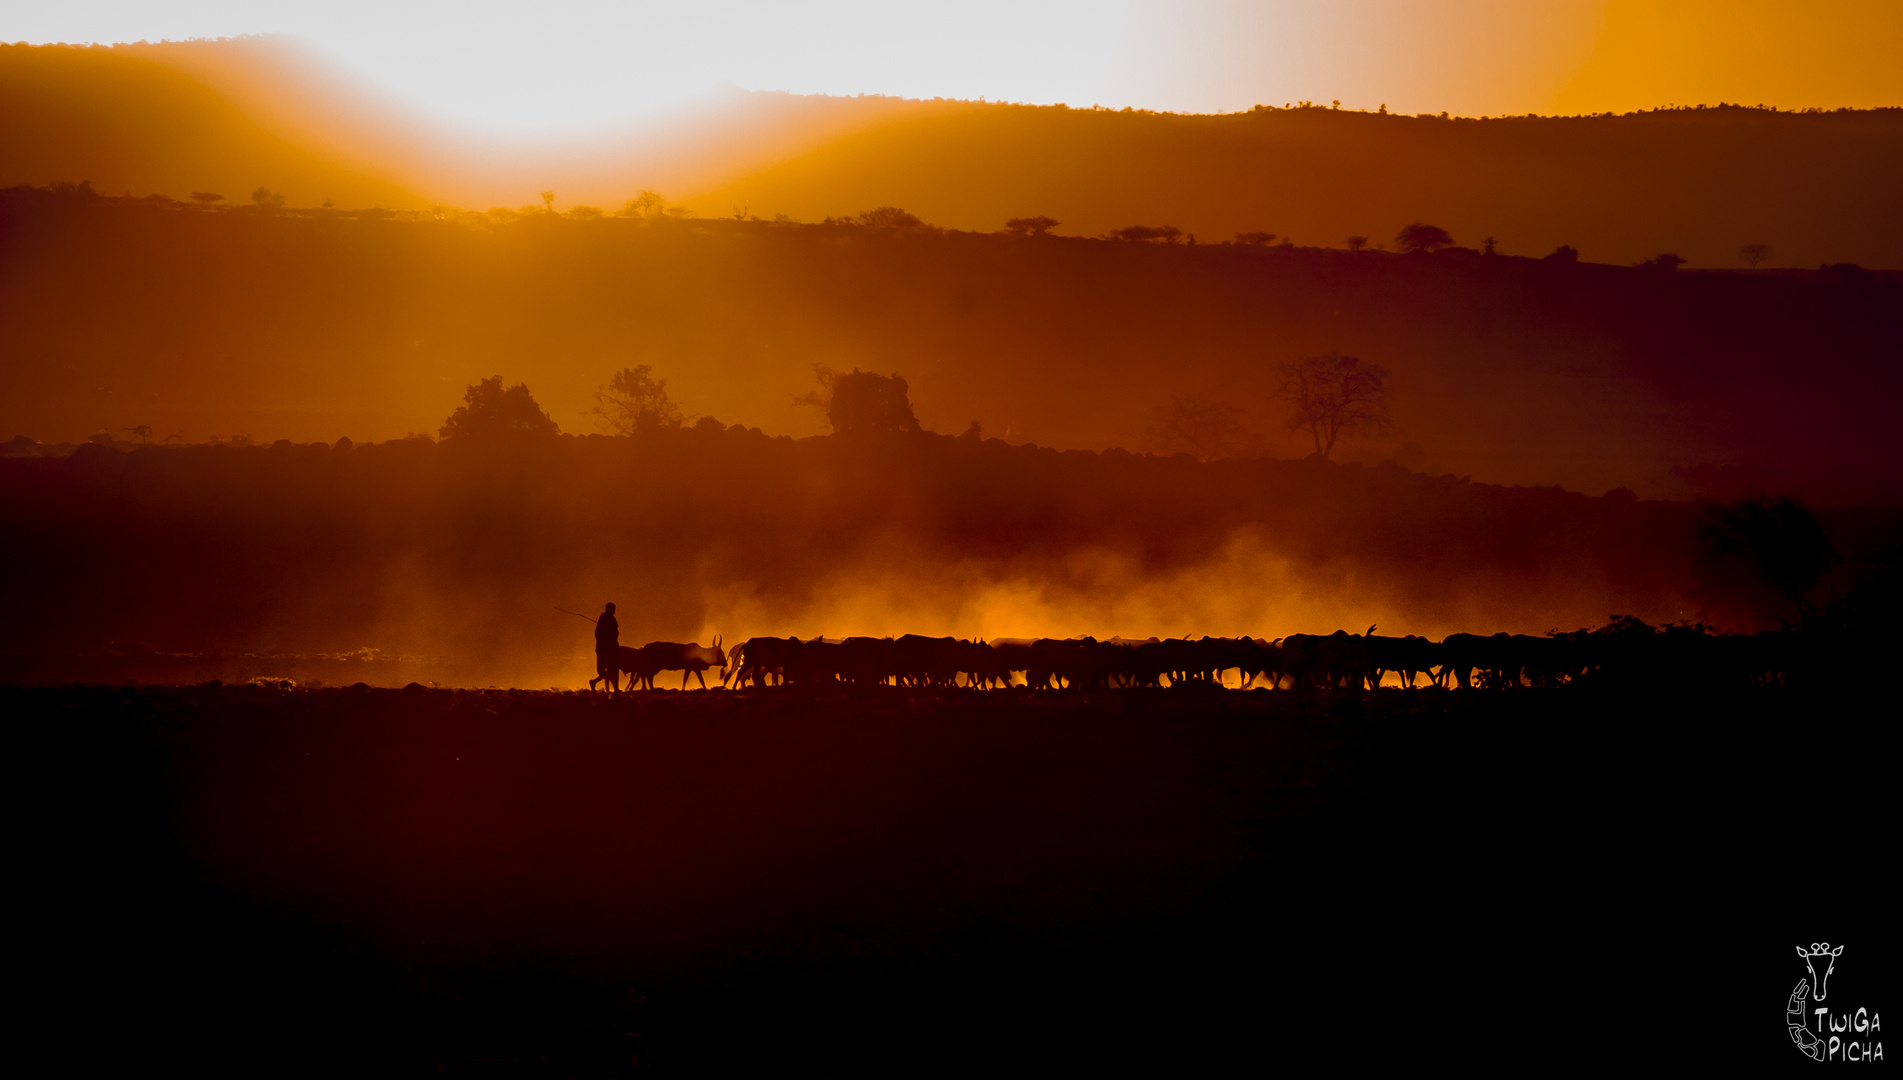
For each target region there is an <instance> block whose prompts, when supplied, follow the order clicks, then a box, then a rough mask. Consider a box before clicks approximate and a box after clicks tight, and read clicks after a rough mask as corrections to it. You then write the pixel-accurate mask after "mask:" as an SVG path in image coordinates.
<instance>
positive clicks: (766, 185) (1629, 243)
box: [693, 102, 1903, 267]
mask: <svg viewBox="0 0 1903 1080" xmlns="http://www.w3.org/2000/svg"><path fill="white" fill-rule="evenodd" d="M1258 110H1259V111H1256V112H1251V113H1242V114H1232V115H1224V116H1178V115H1168V114H1152V113H1133V112H1127V111H1126V112H1109V111H1090V110H1076V109H1066V108H1063V107H1061V106H1058V107H1029V106H1016V105H983V104H973V103H968V102H956V103H952V102H947V103H931V102H923V103H919V104H917V105H915V106H914V107H912V108H911V109H910V110H908V111H907V113H906V114H905V115H903V116H901V117H899V118H895V119H889V120H885V121H883V122H881V123H878V124H876V125H875V126H872V127H870V128H869V129H868V130H865V131H861V132H857V133H854V134H852V135H849V136H846V137H844V138H840V139H837V140H835V141H832V142H829V143H828V144H826V145H825V146H823V147H821V148H819V149H816V150H814V151H812V152H810V153H808V154H806V155H804V156H801V157H799V158H798V159H796V160H793V161H789V162H786V163H783V164H780V165H776V166H774V167H772V168H769V169H766V170H763V171H761V172H758V173H755V174H753V175H749V176H747V177H744V178H742V179H739V180H736V181H734V182H733V183H730V184H726V185H723V186H720V187H718V188H716V189H715V190H712V191H708V192H706V193H703V194H699V195H697V196H696V197H695V198H694V200H693V202H694V205H696V206H699V207H701V208H703V209H704V210H705V211H706V212H707V213H709V214H715V215H719V214H724V213H726V212H728V211H729V209H730V208H731V207H734V206H747V207H750V208H752V210H753V212H755V213H759V214H766V215H771V214H772V213H775V212H779V213H789V214H792V215H793V216H795V217H806V218H817V217H822V216H826V215H834V214H842V213H853V212H858V211H860V210H864V209H866V208H868V207H871V206H877V205H881V204H887V203H892V204H897V205H901V206H904V207H906V208H907V209H909V210H911V211H913V212H914V213H917V214H920V215H921V216H923V217H924V218H926V219H927V220H929V221H933V222H936V223H939V224H943V225H947V226H952V227H957V228H977V229H996V228H1000V227H1001V226H1002V224H1003V222H1004V221H1005V219H1006V218H1011V217H1024V216H1029V215H1034V214H1045V215H1049V216H1051V217H1054V218H1057V219H1059V220H1060V221H1062V222H1063V223H1064V224H1063V226H1062V227H1061V228H1060V229H1059V230H1058V231H1059V232H1063V233H1073V234H1082V235H1096V234H1101V233H1105V232H1108V231H1109V230H1111V229H1114V228H1118V227H1121V226H1125V225H1133V224H1145V225H1161V224H1170V225H1175V226H1177V227H1178V228H1181V229H1184V230H1186V231H1188V232H1191V233H1194V234H1196V235H1197V236H1198V237H1200V238H1201V239H1202V240H1203V241H1205V242H1208V241H1212V240H1224V239H1228V238H1229V237H1230V236H1232V235H1234V234H1235V233H1238V232H1249V231H1257V230H1266V231H1269V232H1274V233H1278V234H1281V235H1285V236H1289V237H1291V238H1293V239H1294V240H1295V242H1296V243H1298V244H1304V245H1320V246H1327V247H1340V246H1344V243H1345V241H1344V238H1345V237H1348V236H1350V235H1359V236H1364V237H1367V238H1369V240H1370V242H1371V243H1383V242H1391V241H1392V238H1393V237H1394V234H1395V233H1396V231H1397V230H1399V229H1400V227H1401V226H1403V225H1406V224H1408V223H1410V222H1414V221H1430V222H1433V223H1435V224H1438V225H1440V226H1442V227H1443V228H1446V229H1448V230H1450V231H1451V232H1452V233H1453V235H1454V237H1455V238H1456V239H1457V240H1458V241H1460V242H1461V243H1463V244H1466V245H1468V246H1471V247H1476V248H1478V247H1480V246H1481V244H1482V241H1483V239H1484V238H1486V237H1488V236H1493V237H1497V238H1498V242H1499V246H1500V249H1501V250H1502V251H1505V252H1510V253H1512V254H1516V255H1545V254H1546V253H1548V252H1550V251H1552V250H1553V249H1554V248H1556V247H1557V246H1559V245H1561V244H1570V245H1573V246H1574V247H1576V248H1578V249H1579V251H1580V253H1581V254H1582V255H1583V256H1585V257H1586V258H1588V259H1591V260H1594V261H1602V262H1637V261H1639V260H1641V259H1647V258H1651V257H1652V256H1654V255H1657V254H1659V253H1661V252H1673V253H1676V254H1678V255H1680V256H1682V257H1684V258H1686V259H1689V260H1690V261H1691V263H1692V264H1693V265H1695V266H1712V267H1735V266H1740V265H1742V264H1741V263H1740V262H1739V258H1738V253H1739V249H1740V247H1741V246H1742V245H1744V244H1748V243H1763V244H1768V245H1769V246H1770V248H1771V250H1772V255H1771V258H1770V262H1769V265H1776V266H1816V265H1818V264H1819V263H1824V262H1831V263H1835V262H1857V263H1861V264H1863V265H1866V266H1884V267H1903V197H1899V195H1898V185H1897V182H1896V178H1897V177H1898V176H1903V109H1883V110H1876V111H1867V112H1853V111H1847V110H1846V111H1842V112H1834V113H1818V114H1792V113H1776V112H1771V111H1769V110H1760V109H1745V108H1739V107H1735V106H1733V107H1727V108H1718V109H1695V110H1666V111H1660V112H1654V113H1643V114H1634V115H1626V116H1597V117H1504V118H1495V119H1487V120H1476V119H1465V118H1460V119H1445V118H1439V117H1407V116H1393V115H1380V114H1372V113H1361V112H1340V111H1335V110H1330V109H1320V108H1296V109H1273V110H1270V109H1262V108H1260V107H1258Z"/></svg>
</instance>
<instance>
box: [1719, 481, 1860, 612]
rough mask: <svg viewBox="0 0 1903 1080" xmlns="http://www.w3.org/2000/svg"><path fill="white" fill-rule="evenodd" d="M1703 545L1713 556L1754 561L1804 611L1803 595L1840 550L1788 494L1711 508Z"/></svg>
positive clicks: (1810, 514)
mask: <svg viewBox="0 0 1903 1080" xmlns="http://www.w3.org/2000/svg"><path fill="white" fill-rule="evenodd" d="M1698 541H1699V546H1700V547H1702V548H1703V549H1704V551H1705V553H1706V555H1708V556H1716V557H1723V556H1744V557H1747V558H1749V559H1750V560H1751V561H1752V562H1753V563H1755V564H1756V566H1757V569H1758V572H1759V573H1761V574H1763V575H1764V577H1765V580H1767V581H1769V582H1770V583H1771V584H1773V585H1775V586H1777V588H1778V590H1779V591H1780V592H1782V593H1783V594H1784V598H1785V599H1786V600H1789V601H1791V602H1792V603H1793V604H1796V605H1797V607H1798V610H1799V611H1800V612H1801V611H1803V610H1804V594H1805V593H1807V592H1809V591H1810V590H1811V589H1813V588H1815V587H1816V585H1817V583H1818V582H1819V581H1820V580H1822V579H1823V576H1824V574H1825V572H1826V571H1828V570H1829V569H1830V568H1831V567H1833V566H1835V565H1837V549H1836V548H1835V547H1833V546H1831V543H1830V535H1829V534H1828V533H1826V532H1824V526H1823V525H1822V524H1821V523H1820V522H1819V521H1818V520H1817V515H1816V514H1813V513H1811V511H1810V509H1809V508H1808V507H1806V506H1805V505H1804V504H1803V503H1801V502H1798V501H1797V500H1796V499H1793V498H1790V497H1789V496H1780V497H1778V498H1771V497H1768V496H1764V495H1758V496H1754V497H1752V498H1746V499H1740V500H1738V501H1737V502H1735V503H1731V504H1730V505H1728V506H1712V507H1708V508H1707V509H1706V510H1705V514H1704V517H1703V519H1702V520H1701V521H1700V522H1699V526H1698Z"/></svg>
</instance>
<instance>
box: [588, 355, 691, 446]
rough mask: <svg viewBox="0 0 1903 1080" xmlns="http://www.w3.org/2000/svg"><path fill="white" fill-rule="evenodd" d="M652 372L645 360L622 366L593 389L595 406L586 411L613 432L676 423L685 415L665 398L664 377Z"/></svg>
mask: <svg viewBox="0 0 1903 1080" xmlns="http://www.w3.org/2000/svg"><path fill="white" fill-rule="evenodd" d="M653 372H654V369H653V368H651V367H650V366H648V365H647V364H637V365H636V366H634V367H631V368H622V369H621V370H620V371H618V372H616V373H615V375H614V377H613V378H611V379H609V380H608V385H606V386H604V387H602V388H601V389H599V390H596V391H595V407H594V408H593V409H590V410H589V412H590V413H592V414H593V415H595V416H598V417H600V418H601V422H602V423H603V424H605V425H607V426H608V428H609V429H611V430H613V431H614V432H615V433H616V434H617V435H633V434H634V433H635V432H637V431H655V430H658V429H660V428H677V427H680V426H681V425H682V424H683V423H685V422H686V419H687V418H686V417H685V416H684V415H682V413H681V409H680V406H678V405H676V404H674V402H673V401H671V400H669V398H668V396H667V380H666V379H657V378H654V374H653Z"/></svg>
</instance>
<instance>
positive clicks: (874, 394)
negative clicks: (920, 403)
mask: <svg viewBox="0 0 1903 1080" xmlns="http://www.w3.org/2000/svg"><path fill="white" fill-rule="evenodd" d="M813 377H814V378H815V379H816V380H818V382H819V389H818V390H814V391H811V392H809V393H806V394H802V395H798V396H796V397H794V398H793V404H795V405H811V406H813V407H814V408H816V409H818V410H820V411H821V412H823V413H825V414H826V420H827V422H828V423H830V424H832V426H833V434H835V435H865V434H878V433H885V434H891V433H897V432H915V431H917V430H919V424H918V417H916V416H914V415H913V414H912V400H911V398H910V397H909V396H908V395H907V387H906V385H905V378H904V376H901V375H874V374H873V373H872V372H870V371H860V370H859V369H858V368H853V369H852V370H851V371H850V372H840V371H835V370H833V369H832V368H829V367H826V366H825V365H823V364H814V365H813Z"/></svg>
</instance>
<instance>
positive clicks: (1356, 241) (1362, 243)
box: [1348, 236, 1368, 251]
mask: <svg viewBox="0 0 1903 1080" xmlns="http://www.w3.org/2000/svg"><path fill="white" fill-rule="evenodd" d="M1367 246H1368V238H1367V237H1365V236H1350V237H1349V238H1348V250H1349V251H1360V250H1361V249H1362V248H1364V247H1367Z"/></svg>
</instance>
